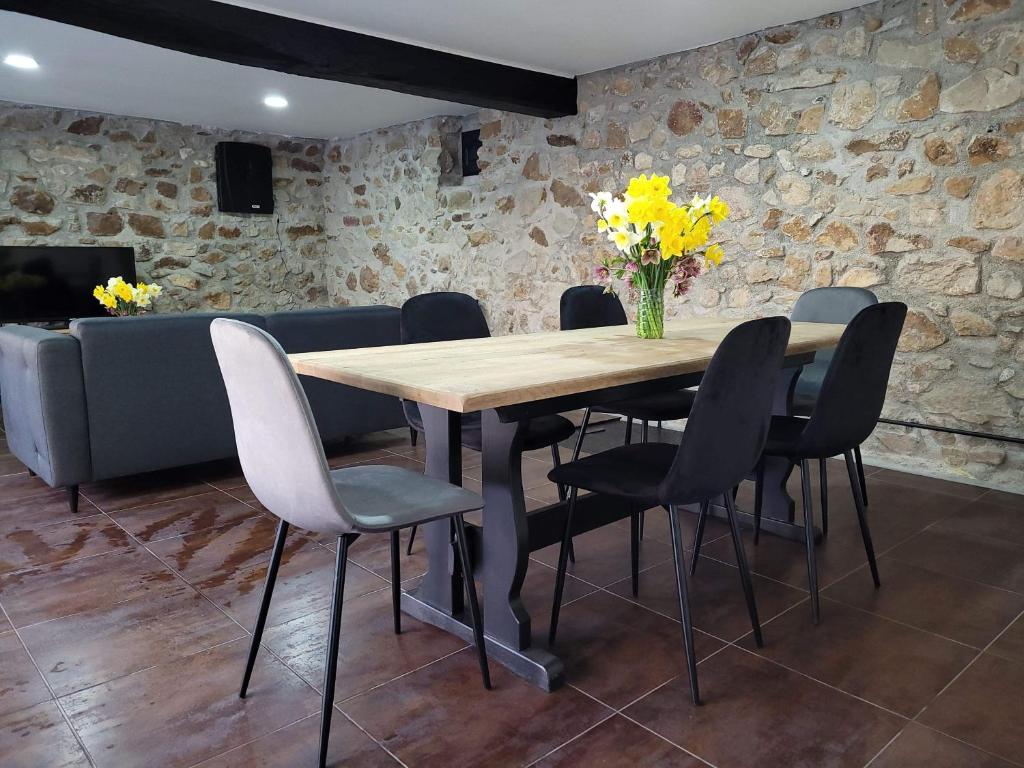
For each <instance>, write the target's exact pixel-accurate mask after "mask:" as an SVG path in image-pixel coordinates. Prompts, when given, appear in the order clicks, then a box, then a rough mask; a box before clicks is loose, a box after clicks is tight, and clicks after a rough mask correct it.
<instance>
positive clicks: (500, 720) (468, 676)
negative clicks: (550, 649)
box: [340, 648, 611, 768]
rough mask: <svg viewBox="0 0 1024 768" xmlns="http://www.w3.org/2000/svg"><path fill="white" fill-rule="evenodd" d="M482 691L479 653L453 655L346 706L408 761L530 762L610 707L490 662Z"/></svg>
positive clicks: (454, 764) (453, 765) (454, 767)
mask: <svg viewBox="0 0 1024 768" xmlns="http://www.w3.org/2000/svg"><path fill="white" fill-rule="evenodd" d="M491 677H492V680H493V683H494V690H491V691H487V690H484V687H483V685H482V684H481V683H480V669H479V667H478V666H477V663H476V656H475V652H474V651H473V650H472V649H470V648H467V649H466V650H464V651H460V652H459V653H457V654H454V655H453V656H449V657H447V658H445V659H442V660H441V661H438V662H436V663H435V664H431V665H430V666H428V667H424V668H423V669H420V670H417V671H416V672H413V673H412V674H410V675H406V676H405V677H401V678H399V679H398V680H395V681H393V682H391V683H388V684H387V685H385V686H382V687H380V688H376V689H374V690H372V691H370V692H369V693H364V694H363V695H361V696H357V697H355V698H353V699H350V700H348V701H347V702H345V703H343V704H341V705H340V708H341V709H342V710H343V711H344V712H346V713H347V714H348V715H350V716H351V717H352V719H353V720H355V722H356V723H357V724H359V725H360V726H361V727H362V728H364V729H365V730H366V731H367V732H368V733H369V734H370V735H371V736H373V737H374V738H375V739H376V740H377V741H379V742H381V743H382V744H383V745H384V746H385V747H387V748H388V750H389V751H391V752H392V753H394V754H395V755H396V756H397V757H398V758H399V759H400V760H401V761H402V762H404V763H405V764H406V765H409V766H419V765H424V766H427V765H444V766H446V767H447V768H458V767H459V766H481V765H495V766H504V765H524V764H526V763H529V762H531V761H533V760H537V759H539V758H540V757H543V756H544V755H545V754H547V753H548V752H550V751H551V750H553V749H554V748H555V747H557V746H559V745H560V744H562V743H564V742H565V741H567V740H568V739H570V738H572V737H573V736H575V735H576V734H579V733H582V732H583V731H584V730H586V729H587V728H589V727H590V726H591V725H594V724H595V723H597V722H598V721H599V720H601V719H603V718H605V717H607V716H608V715H609V714H611V710H609V709H607V708H606V707H604V706H602V705H601V704H599V703H597V702H596V701H594V700H593V699H590V698H588V697H586V696H584V695H583V694H582V693H579V692H578V691H575V690H573V689H571V688H563V689H561V690H559V691H556V692H554V693H544V692H543V691H541V690H539V689H537V688H535V687H533V686H532V685H530V684H529V683H527V682H525V681H523V680H521V679H519V678H518V677H515V676H514V675H513V674H512V673H511V672H508V671H507V670H506V669H505V668H504V667H502V666H501V665H499V664H495V663H492V664H491Z"/></svg>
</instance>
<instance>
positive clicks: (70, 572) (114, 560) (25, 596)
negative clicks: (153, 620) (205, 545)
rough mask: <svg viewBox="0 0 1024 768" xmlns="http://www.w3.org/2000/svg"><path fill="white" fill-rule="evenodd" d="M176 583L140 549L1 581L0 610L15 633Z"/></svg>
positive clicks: (151, 557)
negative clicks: (18, 629)
mask: <svg viewBox="0 0 1024 768" xmlns="http://www.w3.org/2000/svg"><path fill="white" fill-rule="evenodd" d="M177 581H179V579H178V577H176V576H175V575H174V573H172V572H171V571H170V570H169V569H168V568H167V567H166V566H165V565H164V564H163V563H161V562H160V561H159V560H157V559H156V558H155V557H153V555H151V554H150V553H149V552H146V551H145V550H144V549H141V548H135V549H129V550H127V551H118V552H111V553H108V554H105V555H99V556H97V557H86V558H83V559H81V560H72V561H70V562H67V563H60V564H59V565H53V566H48V567H44V568H35V569H33V570H31V571H20V572H18V573H11V574H7V575H6V576H0V604H3V606H4V609H5V610H6V611H7V615H8V616H9V617H10V620H11V621H12V622H13V623H14V625H15V626H17V627H24V626H28V625H29V624H35V623H36V622H39V621H47V620H49V619H56V618H59V617H61V616H68V615H70V614H72V613H78V612H80V611H88V610H93V609H96V608H102V607H105V606H111V605H114V604H116V603H118V602H120V601H122V600H130V599H132V598H133V597H138V596H140V595H145V594H148V593H149V592H151V591H153V590H155V589H160V588H161V587H162V586H165V585H167V584H170V583H174V582H177Z"/></svg>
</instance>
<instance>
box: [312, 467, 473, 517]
mask: <svg viewBox="0 0 1024 768" xmlns="http://www.w3.org/2000/svg"><path fill="white" fill-rule="evenodd" d="M331 482H332V483H333V484H334V488H335V490H336V491H337V492H338V495H339V496H340V498H341V500H342V503H343V504H344V505H345V509H346V510H347V511H348V513H349V514H350V515H351V516H352V519H353V521H354V522H355V529H356V531H358V532H366V533H382V532H387V531H394V530H398V529H399V528H408V527H409V526H413V525H420V524H422V523H428V522H430V521H431V520H438V519H440V518H442V517H449V516H451V515H454V514H457V513H462V512H473V511H475V510H478V509H483V506H484V500H483V499H482V498H480V496H478V495H477V494H475V493H472V492H470V491H467V490H465V489H463V488H460V487H458V486H456V485H451V484H450V483H446V482H444V481H443V480H437V479H435V478H433V477H427V476H425V475H421V474H418V473H416V472H412V471H410V470H408V469H403V468H401V467H391V466H388V465H386V464H373V465H360V466H353V467H342V468H341V469H335V470H332V471H331Z"/></svg>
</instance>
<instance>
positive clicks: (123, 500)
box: [82, 467, 210, 512]
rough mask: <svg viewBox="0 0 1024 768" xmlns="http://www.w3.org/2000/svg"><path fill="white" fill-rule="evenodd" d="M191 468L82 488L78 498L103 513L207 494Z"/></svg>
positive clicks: (88, 485)
mask: <svg viewBox="0 0 1024 768" xmlns="http://www.w3.org/2000/svg"><path fill="white" fill-rule="evenodd" d="M199 472H200V470H197V469H196V468H195V467H185V468H184V469H168V470H163V471H160V472H147V473H146V474H143V475H132V476H131V477H124V478H118V479H116V480H105V481H103V482H99V483H89V484H87V485H83V486H82V494H83V495H84V496H85V497H86V498H87V499H89V500H90V501H91V502H92V503H93V504H95V505H96V506H97V507H99V508H100V509H102V510H103V511H104V512H117V511H119V510H122V509H130V508H131V507H138V506H141V505H143V504H155V503H157V502H158V501H167V500H169V499H180V498H183V497H185V496H195V495H196V494H197V493H204V492H206V491H208V490H210V486H209V485H207V484H206V483H204V482H203V481H202V480H201V479H200V477H199Z"/></svg>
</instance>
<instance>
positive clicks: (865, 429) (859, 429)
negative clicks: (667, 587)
mask: <svg viewBox="0 0 1024 768" xmlns="http://www.w3.org/2000/svg"><path fill="white" fill-rule="evenodd" d="M906 316H907V305H906V304H902V303H900V302H886V303H883V304H874V305H872V306H869V307H866V308H864V309H862V310H861V311H860V312H858V313H857V315H856V317H854V318H853V320H851V321H850V322H849V324H848V325H847V326H846V331H844V333H843V336H842V338H841V339H840V340H839V345H838V346H837V347H836V348H835V352H834V354H833V355H832V362H831V364H830V365H829V367H828V371H826V373H825V377H824V378H823V379H822V382H821V390H820V392H819V393H818V399H817V401H816V403H815V406H814V410H813V411H812V412H811V415H810V417H809V418H805V417H802V416H773V417H772V421H771V428H770V429H769V432H768V441H767V443H766V444H765V448H764V455H765V456H783V457H786V458H788V459H790V460H791V461H793V462H794V463H799V464H800V480H801V483H800V485H801V495H802V498H803V508H804V541H805V544H806V547H807V581H808V585H809V588H810V593H811V616H812V617H813V619H814V623H815V624H817V623H818V619H819V617H820V615H821V611H820V606H819V600H818V567H817V562H816V559H815V542H814V509H813V502H812V499H811V476H810V465H809V462H810V460H811V459H821V460H824V459H827V458H829V457H830V456H839V455H842V456H843V458H845V459H846V471H847V474H849V476H850V490H851V491H852V492H853V501H854V505H855V506H856V508H857V522H858V524H859V526H860V534H861V538H862V539H863V540H864V550H865V552H866V553H867V558H868V565H869V567H870V569H871V578H872V579H873V580H874V582H875V586H876V587H878V586H879V585H880V583H881V582H880V581H879V578H878V566H877V565H876V563H875V550H874V547H873V546H872V544H871V531H870V529H869V528H868V520H867V513H866V510H865V507H864V499H863V497H862V496H861V493H860V491H861V488H860V482H859V480H858V477H857V467H856V462H855V460H854V457H853V449H854V448H855V447H856V446H858V445H860V444H861V443H863V442H864V441H865V440H866V439H867V438H868V436H869V435H870V434H871V432H872V431H873V430H874V428H875V425H876V424H877V423H878V417H879V415H881V413H882V405H883V404H884V403H885V390H886V387H887V386H888V384H889V372H890V370H891V369H892V361H893V357H894V356H895V354H896V344H897V342H898V341H899V338H900V333H901V332H902V331H903V321H904V319H905V318H906ZM760 466H761V465H760V463H759V465H758V472H757V478H758V479H757V487H756V490H755V500H754V536H755V540H756V537H757V536H758V533H759V532H760V527H761V501H762V498H763V492H764V488H763V486H764V482H763V479H764V478H763V474H762V472H761V469H760ZM821 493H822V495H823V497H824V496H825V495H826V493H827V492H826V489H825V488H824V487H822V489H821ZM703 516H704V515H703V513H702V517H703ZM698 528H699V526H698ZM699 552H700V541H699V538H698V540H697V541H696V542H695V544H694V556H695V557H696V555H697V554H699Z"/></svg>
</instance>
